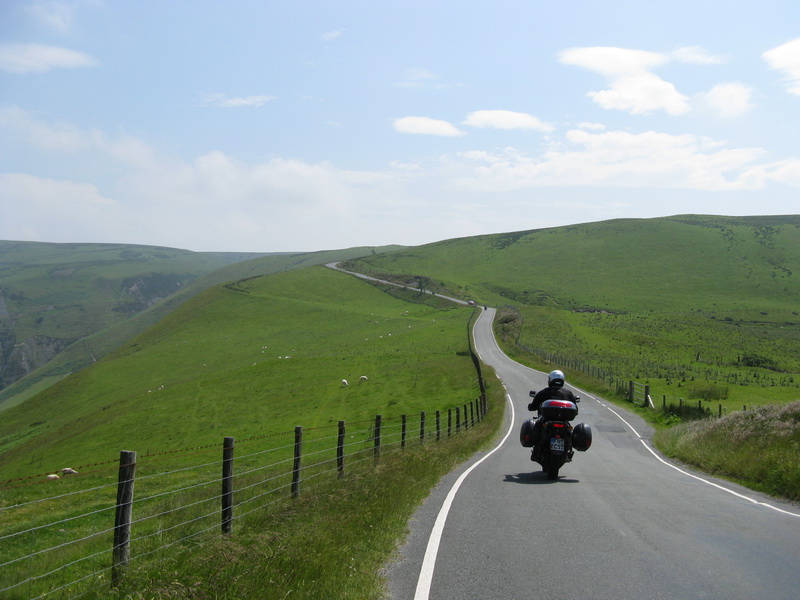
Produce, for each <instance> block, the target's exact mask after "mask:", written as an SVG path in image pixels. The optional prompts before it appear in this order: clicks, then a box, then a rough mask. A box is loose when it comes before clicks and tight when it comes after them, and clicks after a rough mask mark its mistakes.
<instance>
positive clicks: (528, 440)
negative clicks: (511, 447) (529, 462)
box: [519, 419, 534, 448]
mask: <svg viewBox="0 0 800 600" xmlns="http://www.w3.org/2000/svg"><path fill="white" fill-rule="evenodd" d="M533 424H534V420H533V419H528V420H527V421H525V422H523V423H522V429H520V430H519V443H520V444H522V445H523V446H524V447H525V448H532V447H533Z"/></svg>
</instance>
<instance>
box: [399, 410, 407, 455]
mask: <svg viewBox="0 0 800 600" xmlns="http://www.w3.org/2000/svg"><path fill="white" fill-rule="evenodd" d="M406 421H407V417H406V416H405V415H400V447H401V448H405V447H406Z"/></svg>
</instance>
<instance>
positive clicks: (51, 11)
mask: <svg viewBox="0 0 800 600" xmlns="http://www.w3.org/2000/svg"><path fill="white" fill-rule="evenodd" d="M75 8H76V6H75V4H74V3H71V2H66V1H64V0H59V1H56V0H35V1H33V2H30V3H29V4H28V5H27V6H26V7H25V11H26V12H27V13H28V14H30V15H31V16H33V17H34V18H35V19H36V20H38V21H39V22H41V23H44V24H45V25H46V26H48V27H50V28H51V29H53V30H55V31H58V32H60V33H64V32H67V31H69V30H70V29H71V28H72V23H73V16H74V12H75Z"/></svg>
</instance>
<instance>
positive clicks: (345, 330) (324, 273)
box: [0, 267, 502, 598]
mask: <svg viewBox="0 0 800 600" xmlns="http://www.w3.org/2000/svg"><path fill="white" fill-rule="evenodd" d="M391 291H392V293H393V294H398V295H400V296H405V298H402V297H395V296H393V295H392V294H389V293H386V292H384V291H381V290H380V289H378V288H377V287H374V286H372V285H370V284H367V283H365V282H363V281H361V280H359V279H357V278H354V277H351V276H347V275H343V274H340V273H336V272H334V271H331V270H328V269H325V268H323V267H315V268H309V269H300V270H296V271H291V272H286V273H282V274H277V275H273V276H269V277H259V278H253V279H248V280H245V281H241V282H238V283H235V284H229V285H226V286H218V287H214V288H212V289H209V290H208V291H206V292H204V293H202V294H200V295H198V296H196V297H195V298H194V299H192V300H190V301H189V302H187V303H186V304H185V305H184V306H182V307H181V308H180V309H178V310H177V311H175V313H173V314H171V315H170V316H169V317H168V318H166V319H165V320H163V321H162V322H161V323H159V325H158V326H156V327H154V328H151V329H150V330H148V331H147V332H146V333H145V334H143V335H142V336H140V337H139V338H137V339H135V340H133V341H132V342H131V343H130V344H129V345H127V346H125V347H123V348H121V349H120V350H119V351H117V352H115V353H113V354H112V355H110V356H108V357H107V358H106V359H104V360H102V361H100V362H98V363H97V364H96V365H93V366H92V367H90V368H87V369H85V370H83V371H81V372H80V373H77V374H75V375H73V376H71V377H68V378H66V379H65V380H63V381H61V382H60V383H58V384H56V385H54V386H52V387H50V388H48V389H47V390H45V391H43V392H41V393H40V394H38V395H36V396H34V397H32V398H31V399H29V400H28V401H27V402H25V403H24V404H23V405H20V406H17V407H14V408H11V409H9V410H7V411H5V413H4V419H3V420H2V423H0V447H1V448H2V450H1V452H2V454H0V469H1V470H2V473H3V476H4V478H8V480H5V481H4V482H3V484H2V487H3V489H2V490H0V506H2V507H10V506H13V505H15V504H17V503H20V502H34V503H33V504H30V505H26V507H25V508H24V509H22V511H21V512H17V511H3V512H0V521H2V522H0V530H2V531H6V532H8V531H9V530H17V529H18V528H20V527H23V528H27V527H36V526H38V525H43V524H45V523H48V522H52V521H53V520H54V519H58V518H69V517H71V516H75V515H77V514H82V513H84V512H86V511H87V510H92V507H93V506H94V507H96V509H97V510H99V509H100V507H101V506H102V505H104V504H108V500H109V499H107V498H105V496H106V495H108V493H109V492H110V493H113V482H114V480H115V476H116V468H115V462H116V458H117V456H118V455H119V451H120V450H123V449H127V450H131V449H133V450H136V451H137V452H139V453H140V455H141V456H142V457H143V458H142V459H141V461H140V462H141V465H140V467H139V468H138V470H139V471H141V473H142V474H143V475H151V476H153V475H155V474H156V473H158V472H162V471H168V472H169V471H180V474H178V475H174V476H172V477H170V478H169V483H163V484H158V485H155V484H153V483H149V482H144V483H142V484H137V489H139V492H138V493H139V494H143V495H145V496H151V495H153V496H156V497H158V495H159V494H163V493H166V492H167V491H168V490H169V489H170V488H172V487H175V486H191V485H193V482H195V478H198V477H202V475H201V474H200V473H197V472H195V471H197V470H198V469H195V468H192V469H191V470H189V471H183V470H182V469H185V468H186V467H187V466H190V465H193V464H196V463H197V462H198V460H200V459H198V457H197V455H198V454H199V455H200V456H203V454H204V453H205V452H207V450H206V449H207V448H208V447H211V446H214V447H219V445H220V444H221V440H222V437H223V436H225V435H229V436H234V437H236V439H237V440H244V441H247V440H254V441H255V443H256V444H264V443H267V442H268V441H269V440H270V439H272V437H273V436H274V437H275V439H280V438H279V437H278V436H283V435H284V434H286V433H291V431H292V429H293V428H294V426H295V425H303V427H304V428H307V429H309V430H314V429H326V428H328V429H330V428H331V427H333V428H334V429H335V425H336V423H337V421H338V420H340V419H342V420H347V422H349V423H358V422H364V421H367V420H372V419H374V416H375V415H376V414H382V415H384V417H385V418H394V419H397V418H398V417H399V416H400V415H401V414H409V415H415V414H417V415H418V414H419V412H420V411H422V410H427V411H431V412H433V411H434V410H437V409H442V410H445V411H446V409H447V408H448V407H455V406H461V405H463V404H464V403H465V402H468V401H470V400H472V399H473V398H475V397H476V396H477V394H478V389H477V380H476V373H475V369H474V366H473V364H472V361H471V359H470V357H469V353H468V348H469V346H468V336H467V331H468V327H467V326H468V320H469V317H470V315H471V314H472V311H471V310H469V309H466V308H464V307H457V306H454V305H453V304H451V303H447V302H444V301H441V300H438V299H435V298H432V297H430V296H427V295H419V294H417V293H416V292H410V291H399V290H391ZM416 301H419V302H416ZM361 375H367V376H368V377H369V381H368V382H365V383H363V384H359V383H358V379H359V377H360V376H361ZM343 378H346V379H349V380H350V382H351V385H350V386H348V387H343V386H342V384H341V380H342V379H343ZM498 387H499V386H498ZM495 396H496V397H497V398H499V399H498V400H496V401H495V408H494V410H493V417H492V419H490V420H489V421H488V424H487V425H482V426H481V428H476V430H475V433H474V434H470V435H469V436H461V437H459V438H456V439H455V440H454V441H453V442H447V443H442V445H441V446H439V445H435V446H434V445H432V446H431V448H430V450H429V449H428V448H427V446H426V447H425V449H424V450H422V451H418V450H415V449H413V448H411V449H410V451H409V452H407V453H403V455H404V457H403V458H393V457H392V456H391V454H387V456H386V458H385V461H382V462H381V466H380V469H379V473H377V474H375V473H373V472H372V471H371V470H370V469H367V465H363V466H362V468H363V469H367V470H366V471H359V469H354V470H353V471H352V472H349V474H348V480H347V481H346V485H345V486H344V487H341V485H337V484H335V483H334V484H331V485H330V486H323V487H321V488H318V489H316V490H315V491H314V492H313V493H311V494H309V495H304V496H303V498H302V500H301V501H299V502H294V503H289V504H287V505H282V506H283V508H278V509H276V512H268V514H264V515H262V516H260V517H255V516H254V517H252V518H248V519H247V520H246V521H245V522H244V523H243V524H240V525H237V530H239V531H240V532H241V536H240V537H236V538H235V539H234V538H231V539H230V540H227V541H222V542H219V543H216V542H213V541H212V542H209V541H208V540H209V538H208V537H207V536H206V537H204V538H203V540H204V541H203V542H202V543H200V544H199V545H198V544H197V543H195V542H188V543H184V544H181V545H180V547H177V548H173V549H171V550H170V551H169V552H167V553H166V555H165V554H164V553H161V554H159V555H158V557H157V562H156V564H154V565H151V562H149V561H144V562H138V563H136V567H135V569H133V570H132V572H131V574H130V578H129V579H127V581H128V582H129V583H128V584H126V586H128V585H129V586H130V587H126V588H125V590H124V591H120V597H126V595H129V596H130V597H135V598H140V597H141V598H155V597H176V598H177V597H197V596H196V595H193V594H195V593H196V592H197V590H198V589H215V586H217V583H218V581H219V580H218V577H232V578H233V579H228V580H226V581H227V583H226V586H225V587H226V589H227V590H228V591H225V592H223V591H222V590H216V591H215V592H214V594H215V595H214V596H213V597H219V598H224V597H229V598H265V597H275V598H278V597H284V595H285V594H286V593H288V592H289V591H290V590H295V595H297V597H308V598H310V597H312V590H318V589H320V588H319V585H320V581H321V580H324V581H326V582H328V581H329V583H326V585H330V586H331V588H330V589H331V590H334V591H332V592H331V594H332V597H342V598H345V597H352V598H367V597H379V595H380V593H381V589H382V585H383V584H382V582H381V580H380V577H379V576H378V575H377V569H378V568H379V565H380V564H383V562H385V561H386V560H387V559H388V557H389V556H390V555H391V552H392V551H393V548H394V547H395V545H396V543H397V542H398V541H399V539H400V538H401V537H402V535H403V532H404V531H405V522H406V520H407V518H408V517H409V516H410V514H411V512H412V511H413V509H414V508H415V506H416V505H417V504H418V503H419V502H420V501H421V499H422V498H424V497H425V496H426V495H427V491H428V490H429V489H430V487H431V486H432V485H434V484H435V482H436V481H437V480H438V478H439V477H441V476H442V475H443V474H444V473H446V472H447V471H448V470H449V469H451V468H452V466H453V465H454V464H455V462H457V461H460V460H463V459H464V458H466V457H467V456H469V455H470V454H471V453H472V452H473V451H474V450H475V449H476V448H477V447H478V446H479V445H480V444H481V443H483V442H485V440H486V439H488V438H489V437H491V436H492V435H493V432H494V429H495V428H496V424H497V422H498V421H499V419H501V417H502V392H500V391H495ZM492 423H493V424H492ZM193 449H196V450H193ZM206 460H208V459H206ZM66 465H69V466H71V467H73V468H77V470H78V471H79V472H81V475H80V476H78V477H73V478H65V479H63V480H61V481H58V482H56V485H53V483H52V482H47V481H44V479H43V475H44V474H45V473H47V472H53V471H55V470H57V469H60V468H61V467H63V466H66ZM12 478H19V479H16V480H13V481H9V480H11V479H12ZM109 484H112V485H110V487H108V488H103V489H108V490H109V491H108V492H102V493H101V492H98V493H97V497H96V498H95V499H93V500H91V499H90V500H89V501H87V500H86V499H82V500H77V499H76V500H70V499H69V498H71V496H70V497H62V498H61V499H60V500H59V501H58V502H56V503H53V502H35V501H36V500H37V498H40V497H47V496H50V495H53V494H54V493H55V494H57V495H58V494H65V493H70V492H71V491H76V490H78V489H81V488H86V487H88V488H94V487H97V488H98V489H101V488H102V487H103V486H109ZM376 484H377V485H378V488H377V489H376ZM187 494H188V500H192V499H193V496H192V492H187ZM387 494H391V496H387ZM176 502H178V500H173V499H169V500H165V507H164V509H168V508H169V507H170V506H172V504H174V503H176ZM112 503H113V502H112ZM154 510H156V511H158V510H162V509H159V508H156V509H154ZM332 512H335V514H337V519H336V520H335V521H333V522H331V521H330V515H331V514H332ZM103 518H105V520H107V516H106V517H100V516H98V519H99V520H101V521H102V519H103ZM9 519H12V520H9ZM252 519H255V520H252ZM334 523H335V525H336V526H335V527H331V526H330V525H332V524H334ZM67 527H68V526H62V528H64V529H65V531H53V530H52V529H49V530H43V531H41V533H40V534H39V535H38V536H37V539H36V544H37V545H41V546H43V547H47V546H48V545H49V544H54V543H58V540H59V539H60V538H62V537H63V536H67V535H69V534H75V535H78V536H80V535H88V532H89V531H90V530H93V529H95V528H98V527H99V528H100V529H102V528H103V527H107V523H106V524H105V525H103V524H102V523H101V522H98V523H94V522H89V523H82V524H81V525H80V526H78V525H76V527H79V529H78V530H77V531H75V532H72V531H69V534H67V533H66V531H67ZM365 527H367V528H369V527H374V528H375V531H376V532H377V531H379V530H380V532H381V533H380V535H379V536H375V537H374V539H373V537H372V536H368V537H366V538H365V536H364V532H365V529H364V528H365ZM84 529H85V531H84ZM12 539H14V538H12ZM210 539H211V540H213V539H215V538H214V536H212V537H211V538H210ZM309 539H313V540H314V547H315V549H316V550H317V552H315V555H314V556H315V558H314V559H313V560H310V558H309V555H308V547H307V544H308V543H309ZM16 541H17V542H18V543H17V544H6V545H5V550H4V552H3V557H4V558H8V557H9V556H16V555H18V554H19V553H26V552H30V546H29V545H28V541H29V540H27V539H26V538H24V537H20V538H19V539H17V540H16ZM17 546H19V547H17ZM140 546H141V543H140ZM37 547H38V546H37ZM343 547H346V548H350V549H349V550H348V552H349V554H345V555H342V553H341V549H342V548H343ZM145 548H147V546H145ZM101 550H102V548H101ZM173 550H174V552H173ZM139 551H140V553H141V548H140V550H139ZM65 552H67V550H65ZM264 552H268V555H269V556H268V558H269V560H267V559H266V558H265V557H264V556H263V553H264ZM232 555H235V556H236V557H237V559H236V561H234V562H230V561H227V559H228V558H230V557H231V556H232ZM354 556H358V557H359V563H358V564H356V565H354V564H353V563H352V558H353V557H354ZM345 557H346V558H345ZM78 558H80V557H78ZM256 558H258V560H259V561H260V562H258V563H256V564H254V563H252V562H250V561H251V560H256ZM154 559H156V557H154ZM165 560H166V562H167V564H168V565H169V568H168V570H166V571H165V570H164V569H165V567H164V564H162V563H163V561H165ZM343 561H345V562H343ZM210 565H215V567H214V568H210ZM101 568H102V567H101ZM251 571H252V573H250V572H251ZM334 571H335V572H336V573H335V574H334ZM248 573H250V574H248ZM315 573H316V574H315ZM233 580H235V581H236V585H235V586H232V585H231V582H232V581H233ZM279 580H280V581H279ZM198 582H200V583H198ZM267 583H269V588H270V589H271V590H274V594H275V595H274V596H265V595H264V589H263V588H264V586H265V585H266V584H267ZM94 584H97V585H100V589H101V591H100V592H98V593H99V595H98V596H97V597H109V596H108V593H109V592H108V587H107V583H103V582H102V581H100V582H97V581H95V582H94ZM198 586H199V587H198ZM193 590H194V591H193ZM299 590H306V591H305V592H302V593H299ZM335 590H338V591H335ZM342 590H349V591H347V592H346V593H345V592H343V591H342ZM91 593H92V592H90V595H89V596H87V597H94V596H91ZM270 593H272V592H270ZM167 594H169V596H167ZM317 597H318V596H317Z"/></svg>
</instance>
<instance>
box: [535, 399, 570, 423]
mask: <svg viewBox="0 0 800 600" xmlns="http://www.w3.org/2000/svg"><path fill="white" fill-rule="evenodd" d="M539 413H540V414H541V415H543V416H544V419H545V421H572V419H574V418H575V417H577V416H578V406H577V405H576V404H574V403H572V402H570V401H569V400H546V401H545V402H542V405H541V406H540V407H539Z"/></svg>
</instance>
